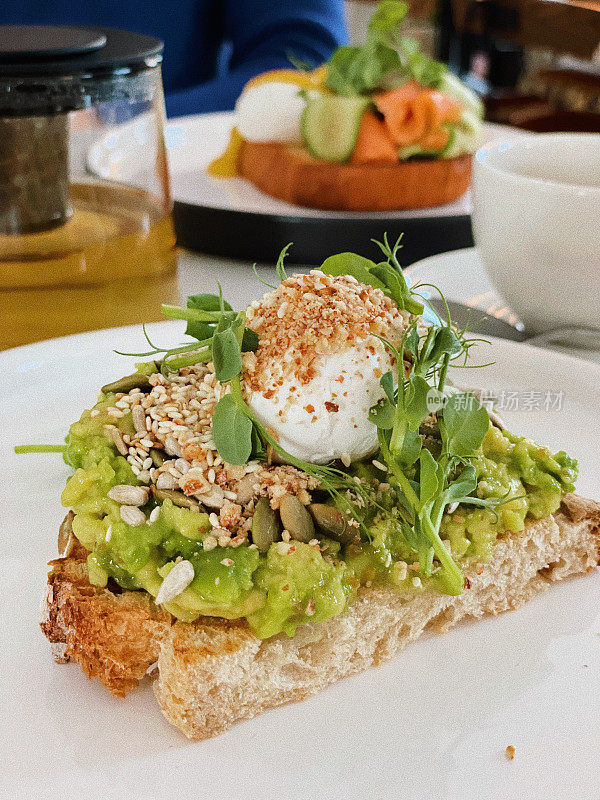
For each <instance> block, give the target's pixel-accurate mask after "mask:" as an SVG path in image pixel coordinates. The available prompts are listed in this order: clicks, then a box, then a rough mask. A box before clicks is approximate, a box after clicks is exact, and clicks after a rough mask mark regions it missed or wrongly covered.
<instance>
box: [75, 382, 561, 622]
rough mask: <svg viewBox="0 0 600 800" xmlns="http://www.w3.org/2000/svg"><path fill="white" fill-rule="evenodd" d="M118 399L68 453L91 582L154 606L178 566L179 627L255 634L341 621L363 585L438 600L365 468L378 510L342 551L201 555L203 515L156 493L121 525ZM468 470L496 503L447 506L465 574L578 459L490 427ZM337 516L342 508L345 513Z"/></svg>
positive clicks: (365, 513)
mask: <svg viewBox="0 0 600 800" xmlns="http://www.w3.org/2000/svg"><path fill="white" fill-rule="evenodd" d="M114 401H115V395H112V394H108V395H101V396H100V399H99V401H98V403H97V404H96V406H95V407H94V409H93V412H90V411H85V412H84V413H83V415H82V417H81V419H80V420H79V421H78V422H76V423H74V424H73V425H72V426H71V429H70V433H69V435H68V437H67V450H66V453H65V460H66V461H67V463H68V464H69V465H70V466H71V467H73V468H74V474H73V475H72V476H71V477H70V478H69V480H68V482H67V485H66V487H65V489H64V492H63V495H62V503H63V505H64V506H67V507H70V508H72V509H73V511H74V512H75V516H74V519H73V531H74V533H75V535H76V537H77V539H78V540H79V542H80V543H81V544H82V545H83V546H84V547H85V548H86V549H87V550H88V551H89V555H88V569H89V576H90V581H91V582H92V583H93V584H95V585H98V586H105V585H107V583H108V582H109V581H114V582H115V583H116V584H118V586H120V587H122V588H124V589H129V590H136V589H139V590H146V591H148V592H149V593H150V594H151V595H152V596H153V597H156V596H157V594H158V591H159V589H160V587H161V584H162V582H163V579H164V578H165V577H166V576H167V575H168V574H169V572H170V571H171V569H173V568H174V566H175V565H176V564H177V563H178V562H179V561H181V560H182V559H185V560H187V561H189V562H190V563H191V564H192V565H193V569H194V577H193V580H192V581H191V583H189V585H187V587H186V588H185V589H184V590H183V591H182V592H181V593H180V594H179V595H178V596H176V597H175V598H174V599H171V600H170V601H168V602H166V603H164V606H165V608H166V609H167V610H168V611H170V612H171V613H172V614H173V615H174V616H176V617H177V618H179V619H181V620H184V621H192V620H194V619H196V618H197V617H198V616H200V615H211V616H218V617H225V618H229V619H235V618H241V617H244V618H246V619H247V621H248V623H249V624H250V625H251V627H252V628H253V630H254V631H255V632H256V634H257V635H258V636H260V637H267V636H272V635H273V634H276V633H278V632H280V631H284V632H285V633H287V634H289V635H293V634H294V631H295V629H296V627H297V626H298V625H299V624H301V623H304V622H308V621H312V622H317V621H322V620H325V619H328V618H329V617H332V616H335V615H337V614H340V613H341V612H342V611H343V610H344V608H346V606H347V605H348V603H349V602H351V600H352V597H353V595H354V594H355V592H356V590H357V588H358V587H359V586H361V585H365V584H366V585H372V584H373V585H386V586H394V587H397V588H398V589H401V590H403V591H423V589H432V590H438V591H444V586H443V584H441V583H440V582H439V581H438V580H437V578H436V570H435V568H434V569H433V571H431V570H430V572H429V575H428V576H426V577H423V578H422V579H421V578H420V577H419V576H420V574H422V572H423V570H422V565H421V566H420V565H419V564H416V562H417V561H418V556H417V554H416V552H415V549H414V547H413V543H412V542H411V541H410V535H408V534H407V530H406V526H405V525H402V524H401V521H400V520H399V519H396V517H395V515H394V512H395V506H397V500H396V497H395V495H394V489H393V487H391V486H390V484H389V483H388V482H387V481H386V475H385V473H383V472H381V471H380V470H378V469H377V468H376V467H374V466H372V464H371V462H370V461H369V462H368V463H367V462H364V463H358V464H355V465H352V467H351V469H350V472H351V474H352V475H353V476H354V477H355V478H356V479H357V480H360V481H362V483H363V485H364V486H365V487H367V489H368V491H369V492H371V497H372V498H373V501H374V502H373V505H372V506H369V505H368V504H367V506H365V505H364V504H363V505H362V506H361V507H357V508H355V509H354V511H355V513H356V516H357V517H358V518H359V520H360V525H361V527H360V536H358V535H357V536H356V537H355V539H354V541H350V542H347V543H345V544H341V543H340V542H338V541H334V540H333V539H332V538H328V536H327V535H321V534H320V533H319V531H317V533H316V534H315V539H314V540H312V541H311V542H310V543H309V542H302V541H277V542H274V543H273V544H271V545H270V547H269V548H268V550H267V551H266V552H260V551H259V549H257V547H256V546H252V544H251V542H250V541H249V539H247V540H246V541H245V542H244V543H242V544H239V545H238V546H226V547H222V546H220V547H214V546H212V547H211V548H208V547H207V548H205V546H204V543H205V540H206V539H207V537H208V536H210V532H211V529H212V525H211V522H210V517H209V514H208V513H204V512H203V511H201V510H191V509H188V508H182V507H178V506H176V505H174V504H173V503H172V502H171V501H170V500H169V499H163V500H159V499H157V498H156V497H155V496H153V495H152V494H150V496H149V498H148V501H147V503H145V504H144V505H143V506H142V509H141V510H142V511H143V512H144V514H145V515H146V522H145V523H144V524H138V525H130V524H127V522H125V521H123V519H122V517H121V514H120V506H119V504H118V503H117V502H115V500H112V499H110V497H109V496H108V493H109V491H110V490H111V488H112V487H115V486H118V485H119V486H123V485H131V486H138V485H140V481H139V479H138V478H137V477H136V475H135V474H134V471H133V470H132V467H131V465H130V463H129V462H128V461H127V459H126V457H124V456H123V455H121V454H120V453H119V451H118V449H117V447H116V446H115V444H113V442H112V441H111V439H110V437H109V436H107V434H106V429H105V426H106V425H108V424H110V425H116V426H117V428H118V430H119V431H121V432H122V433H128V434H132V433H133V432H134V426H133V421H132V415H131V412H129V413H126V414H124V415H123V416H122V417H120V418H118V419H115V418H114V417H111V416H109V414H108V408H109V407H111V406H112V405H113V404H114ZM471 463H472V465H473V466H474V468H475V471H476V479H477V490H476V491H477V496H478V497H479V498H481V499H482V500H489V499H496V500H498V501H500V503H499V504H498V505H496V506H494V507H485V506H484V507H477V506H473V505H464V504H460V505H458V507H457V508H456V509H455V510H453V509H452V508H451V506H448V507H447V510H446V513H444V515H443V518H442V521H441V525H440V534H439V535H440V538H441V539H442V540H443V541H445V542H446V543H447V544H448V547H449V550H450V551H451V553H452V556H453V557H454V559H455V560H456V561H457V563H458V564H460V565H461V566H464V565H466V564H468V563H470V562H486V561H489V559H490V558H491V557H492V552H493V547H494V544H495V542H496V539H497V538H498V536H501V535H503V534H505V533H508V532H511V531H521V530H523V527H524V525H525V522H526V518H527V517H531V518H534V519H536V518H541V517H544V516H546V515H548V514H551V513H553V512H554V511H556V510H557V508H558V506H559V504H560V499H561V496H562V494H563V493H565V492H569V491H572V490H573V489H574V486H573V481H574V480H575V477H576V473H577V466H576V462H575V461H574V460H573V459H571V458H570V457H569V456H567V455H566V454H565V453H564V452H560V453H557V454H552V453H551V452H550V451H549V450H548V449H546V448H544V447H539V446H538V445H536V444H534V443H533V442H532V441H530V440H529V439H526V438H523V437H519V436H515V435H513V434H511V433H509V432H507V431H505V430H500V429H499V428H497V427H495V426H492V425H490V427H489V430H488V431H487V433H486V434H485V437H484V438H483V442H482V444H481V446H480V447H479V448H478V449H477V451H476V452H475V454H474V456H473V457H472V459H471ZM359 505H360V504H359ZM342 508H344V510H346V509H345V506H344V505H343V504H342ZM386 510H387V512H388V513H383V512H384V511H386ZM448 510H450V511H452V513H448ZM152 512H153V513H152ZM358 530H359V529H357V532H358Z"/></svg>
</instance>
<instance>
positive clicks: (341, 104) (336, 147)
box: [301, 95, 370, 163]
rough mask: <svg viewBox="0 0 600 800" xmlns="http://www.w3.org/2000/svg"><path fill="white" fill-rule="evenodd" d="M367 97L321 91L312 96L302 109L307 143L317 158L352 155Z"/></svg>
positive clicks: (337, 158)
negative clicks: (325, 93) (316, 95)
mask: <svg viewBox="0 0 600 800" xmlns="http://www.w3.org/2000/svg"><path fill="white" fill-rule="evenodd" d="M369 103H370V100H369V98H367V97H339V96H337V95H319V96H318V97H313V98H310V99H309V100H308V101H307V103H306V108H305V109H304V111H303V112H302V120H301V132H302V139H303V141H304V145H305V147H306V148H307V150H308V152H309V153H310V154H311V156H313V157H314V158H319V159H321V160H323V161H338V162H340V163H341V162H344V161H347V160H348V159H349V158H350V156H351V155H352V151H353V150H354V146H355V144H356V137H357V136H358V129H359V127H360V121H361V119H362V115H363V113H364V111H365V110H366V108H367V107H368V105H369Z"/></svg>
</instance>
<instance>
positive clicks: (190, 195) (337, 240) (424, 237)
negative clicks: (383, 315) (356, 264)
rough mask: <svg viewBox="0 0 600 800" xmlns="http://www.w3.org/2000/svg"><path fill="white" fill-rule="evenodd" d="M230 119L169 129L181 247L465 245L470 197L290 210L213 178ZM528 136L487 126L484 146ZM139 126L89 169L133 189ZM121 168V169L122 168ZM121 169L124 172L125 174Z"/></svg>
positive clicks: (258, 256)
mask: <svg viewBox="0 0 600 800" xmlns="http://www.w3.org/2000/svg"><path fill="white" fill-rule="evenodd" d="M232 125H233V113H231V112H225V113H214V114H198V115H194V116H190V117H181V118H178V119H174V120H171V121H170V122H169V123H168V124H167V129H166V136H167V148H168V152H169V166H170V171H171V183H172V192H173V198H174V200H175V225H176V229H177V236H178V241H179V244H180V245H182V246H183V247H188V248H190V249H192V250H198V251H201V252H204V253H210V254H212V255H222V256H229V257H232V258H243V259H250V260H253V261H254V260H257V261H272V260H274V259H276V257H277V255H278V253H279V251H280V250H281V249H282V248H283V247H284V246H285V245H286V244H288V242H291V241H293V242H294V247H293V248H292V250H291V251H290V257H289V260H290V262H292V263H296V264H320V263H321V262H322V261H323V260H324V259H325V258H326V257H327V256H329V255H331V253H334V252H336V251H337V252H339V251H344V250H352V251H355V252H359V253H364V254H365V255H369V254H371V255H373V253H372V252H371V251H372V246H371V244H370V239H371V238H381V237H382V235H383V233H385V232H387V233H388V235H389V236H390V238H393V237H395V236H398V235H399V234H400V233H402V232H404V234H405V237H404V250H403V260H404V263H406V264H410V263H412V262H414V261H416V260H418V259H420V258H424V257H425V256H428V255H432V254H434V253H439V252H444V251H447V250H455V249H457V248H461V247H468V246H470V245H471V244H472V243H473V241H472V237H471V223H470V214H471V197H470V193H469V192H467V194H465V195H464V196H463V197H462V198H460V200H457V201H456V202H454V203H450V204H448V205H445V206H439V207H437V208H430V209H419V210H415V211H392V212H388V211H385V212H374V213H364V212H349V211H323V210H320V209H312V208H302V207H300V206H293V205H290V204H289V203H285V202H283V201H281V200H276V199H275V198H273V197H269V196H268V195H265V194H263V193H262V192H260V191H259V190H258V189H257V188H256V187H255V186H253V185H252V184H251V183H250V182H249V181H247V180H245V179H243V178H213V177H211V176H209V175H207V174H206V167H207V165H208V164H209V163H210V162H211V161H212V160H213V159H214V158H216V157H217V156H219V155H220V154H221V153H222V152H223V151H224V150H225V147H226V145H227V142H228V139H229V133H230V130H231V127H232ZM531 135H532V134H530V133H527V132H525V131H522V130H519V129H517V128H510V127H507V126H504V125H494V124H490V123H486V124H485V143H487V144H489V143H492V142H496V141H501V140H502V141H503V140H506V141H508V140H509V139H512V138H515V137H522V136H531ZM145 139H146V131H145V128H144V123H143V122H138V121H136V122H134V123H126V124H124V125H120V126H119V127H117V128H115V129H113V131H111V133H110V134H108V135H106V136H104V137H103V138H102V139H100V140H98V141H97V142H96V143H95V144H94V145H93V147H92V148H91V149H90V150H89V152H88V155H87V166H88V169H89V170H90V171H91V172H93V173H94V174H95V175H99V176H101V177H103V178H106V179H108V180H116V181H119V180H125V179H127V180H129V181H130V182H133V183H135V157H134V156H133V155H132V151H133V152H134V153H139V158H140V162H141V160H142V159H143V152H144V146H145ZM125 165H126V166H125ZM125 169H126V170H127V171H126V172H125Z"/></svg>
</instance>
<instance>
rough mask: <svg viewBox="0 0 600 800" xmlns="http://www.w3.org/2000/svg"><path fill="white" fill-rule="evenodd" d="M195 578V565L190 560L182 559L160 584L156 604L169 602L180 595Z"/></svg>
mask: <svg viewBox="0 0 600 800" xmlns="http://www.w3.org/2000/svg"><path fill="white" fill-rule="evenodd" d="M193 580H194V567H193V565H192V564H191V562H190V561H185V560H184V561H180V562H179V563H178V564H175V566H174V567H173V569H172V570H171V571H170V572H169V574H168V575H167V577H166V578H165V579H164V581H163V582H162V583H161V585H160V589H159V590H158V594H157V595H156V600H155V602H156V604H157V605H160V604H161V603H168V602H169V601H170V600H173V599H174V598H175V597H177V596H178V595H180V594H181V593H182V592H183V591H184V590H185V589H187V587H188V586H189V585H190V583H191V582H192V581H193Z"/></svg>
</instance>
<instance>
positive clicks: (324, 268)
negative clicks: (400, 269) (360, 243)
mask: <svg viewBox="0 0 600 800" xmlns="http://www.w3.org/2000/svg"><path fill="white" fill-rule="evenodd" d="M374 267H375V262H374V261H371V260H370V259H369V258H365V257H364V256H359V255H358V254H357V253H337V255H334V256H329V258H326V259H325V261H324V262H323V263H322V264H321V268H320V269H321V272H324V273H325V274H326V275H334V276H337V275H352V277H353V278H356V280H357V281H358V282H359V283H364V284H366V285H367V286H373V287H374V288H375V289H385V284H384V283H383V282H382V281H381V280H379V278H378V277H377V276H376V275H374V274H373V273H372V272H371V270H372V269H373V268H374Z"/></svg>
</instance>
